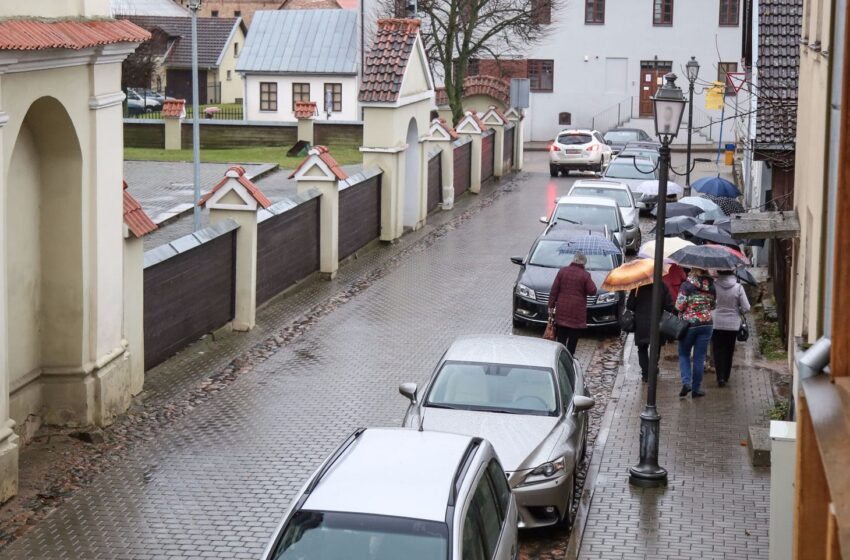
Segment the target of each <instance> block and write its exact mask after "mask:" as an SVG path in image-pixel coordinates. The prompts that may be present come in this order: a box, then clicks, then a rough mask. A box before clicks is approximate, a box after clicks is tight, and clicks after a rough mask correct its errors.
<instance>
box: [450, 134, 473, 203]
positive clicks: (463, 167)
mask: <svg viewBox="0 0 850 560" xmlns="http://www.w3.org/2000/svg"><path fill="white" fill-rule="evenodd" d="M453 146H454V147H453V149H454V153H453V154H452V155H453V156H454V187H455V197H458V196H460V195H462V194H463V193H465V192H466V191H468V190H469V186H470V183H471V181H472V175H471V173H472V166H471V163H472V142H471V141H470V140H469V139H462V140H455V142H454V143H453Z"/></svg>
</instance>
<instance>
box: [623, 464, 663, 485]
mask: <svg viewBox="0 0 850 560" xmlns="http://www.w3.org/2000/svg"><path fill="white" fill-rule="evenodd" d="M629 484H631V485H632V486H637V487H638V488H661V487H662V486H667V471H666V470H665V469H663V468H661V467H656V468H655V470H650V469H647V470H642V469H641V465H638V466H636V467H632V468H630V469H629Z"/></svg>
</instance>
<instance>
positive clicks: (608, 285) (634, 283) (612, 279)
mask: <svg viewBox="0 0 850 560" xmlns="http://www.w3.org/2000/svg"><path fill="white" fill-rule="evenodd" d="M669 268H670V265H664V270H663V272H664V274H666V273H667V270H668V269H669ZM654 269H655V260H654V259H635V260H633V261H630V262H627V263H625V264H623V265H620V266H618V267H617V268H615V269H614V270H612V271H611V272H609V273H608V276H607V277H606V278H605V281H604V282H603V283H602V289H603V290H607V291H609V292H621V291H626V290H634V289H635V288H640V287H641V286H646V285H647V284H652V275H653V272H654Z"/></svg>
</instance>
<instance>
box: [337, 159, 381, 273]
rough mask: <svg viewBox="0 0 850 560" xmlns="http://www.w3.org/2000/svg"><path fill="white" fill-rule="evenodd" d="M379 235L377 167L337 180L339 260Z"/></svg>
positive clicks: (379, 189) (379, 211) (379, 179)
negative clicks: (344, 179)
mask: <svg viewBox="0 0 850 560" xmlns="http://www.w3.org/2000/svg"><path fill="white" fill-rule="evenodd" d="M380 236H381V170H380V169H379V168H376V169H372V170H369V171H366V172H364V173H358V174H357V175H355V176H353V177H350V178H349V179H348V180H346V181H344V182H342V183H340V190H339V259H340V260H342V259H344V258H346V257H349V256H351V255H352V254H354V253H355V252H356V251H357V250H358V249H361V248H363V247H364V246H366V245H368V244H369V243H371V242H372V241H374V240H375V239H377V238H378V237H380Z"/></svg>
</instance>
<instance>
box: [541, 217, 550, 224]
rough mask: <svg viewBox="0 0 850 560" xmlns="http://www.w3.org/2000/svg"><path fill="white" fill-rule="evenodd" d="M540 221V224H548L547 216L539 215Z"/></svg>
mask: <svg viewBox="0 0 850 560" xmlns="http://www.w3.org/2000/svg"><path fill="white" fill-rule="evenodd" d="M540 223H541V224H548V223H549V218H547V217H546V216H540Z"/></svg>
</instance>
